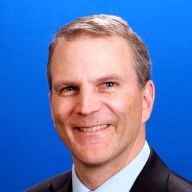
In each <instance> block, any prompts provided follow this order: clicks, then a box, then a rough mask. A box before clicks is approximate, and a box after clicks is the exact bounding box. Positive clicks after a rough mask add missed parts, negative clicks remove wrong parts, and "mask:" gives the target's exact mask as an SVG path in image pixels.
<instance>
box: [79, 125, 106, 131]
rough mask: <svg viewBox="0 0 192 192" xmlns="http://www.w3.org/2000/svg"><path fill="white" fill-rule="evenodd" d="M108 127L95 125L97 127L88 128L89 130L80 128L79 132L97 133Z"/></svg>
mask: <svg viewBox="0 0 192 192" xmlns="http://www.w3.org/2000/svg"><path fill="white" fill-rule="evenodd" d="M107 126H108V125H106V124H105V125H97V126H94V127H89V128H84V127H80V128H79V129H80V131H83V132H95V131H99V130H101V129H105V128H106V127H107Z"/></svg>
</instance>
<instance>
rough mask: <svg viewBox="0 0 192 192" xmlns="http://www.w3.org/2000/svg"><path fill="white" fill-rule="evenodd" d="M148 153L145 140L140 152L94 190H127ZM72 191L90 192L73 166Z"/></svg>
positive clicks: (104, 191)
mask: <svg viewBox="0 0 192 192" xmlns="http://www.w3.org/2000/svg"><path fill="white" fill-rule="evenodd" d="M149 155H150V148H149V145H148V143H147V141H145V145H144V146H143V148H142V150H141V151H140V153H139V154H138V155H137V156H136V157H135V159H133V160H132V161H131V162H130V163H129V164H128V165H127V166H126V167H124V168H123V169H122V170H120V171H119V172H118V173H117V174H115V175H114V176H112V177H111V178H110V179H108V180H107V181H106V182H105V183H103V184H102V185H101V186H99V187H98V188H97V189H96V190H94V192H109V191H110V192H117V191H120V192H129V191H130V189H131V187H132V186H133V184H134V182H135V180H136V178H137V177H138V175H139V173H140V172H141V170H142V169H143V167H144V165H145V164H146V162H147V160H148V158H149ZM72 185H73V192H91V190H90V189H88V188H87V187H86V186H85V185H84V184H83V183H82V182H81V181H80V180H79V178H78V176H77V174H76V172H75V167H74V165H73V167H72Z"/></svg>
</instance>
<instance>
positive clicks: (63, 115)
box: [52, 99, 72, 125]
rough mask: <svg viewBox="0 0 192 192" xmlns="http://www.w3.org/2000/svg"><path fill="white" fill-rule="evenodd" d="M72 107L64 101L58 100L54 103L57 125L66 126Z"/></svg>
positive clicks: (54, 115)
mask: <svg viewBox="0 0 192 192" xmlns="http://www.w3.org/2000/svg"><path fill="white" fill-rule="evenodd" d="M71 110H72V105H71V103H70V102H67V101H64V100H62V99H59V100H56V101H54V102H53V103H52V116H53V120H54V123H55V125H57V124H65V123H66V122H67V120H68V118H69V116H70V113H71Z"/></svg>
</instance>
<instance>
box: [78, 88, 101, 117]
mask: <svg viewBox="0 0 192 192" xmlns="http://www.w3.org/2000/svg"><path fill="white" fill-rule="evenodd" d="M101 106H102V102H101V99H100V98H99V96H98V95H97V93H95V92H94V91H91V90H81V91H80V93H79V95H78V99H77V103H76V107H75V111H76V113H78V114H79V115H89V114H92V113H94V112H98V111H99V110H100V109H101Z"/></svg>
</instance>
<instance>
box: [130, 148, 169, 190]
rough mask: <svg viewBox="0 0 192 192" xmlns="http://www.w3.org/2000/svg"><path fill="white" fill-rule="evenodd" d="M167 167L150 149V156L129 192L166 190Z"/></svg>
mask: <svg viewBox="0 0 192 192" xmlns="http://www.w3.org/2000/svg"><path fill="white" fill-rule="evenodd" d="M168 176H169V169H168V168H167V166H166V165H165V164H164V163H163V162H162V161H161V160H160V158H159V157H158V156H157V155H156V153H155V152H154V151H153V150H152V149H151V153H150V157H149V159H148V161H147V163H146V164H145V166H144V168H143V170H142V171H141V173H140V174H139V176H138V178H137V179H136V181H135V183H134V185H133V187H132V188H131V191H130V192H147V191H153V192H164V191H167V181H168Z"/></svg>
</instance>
